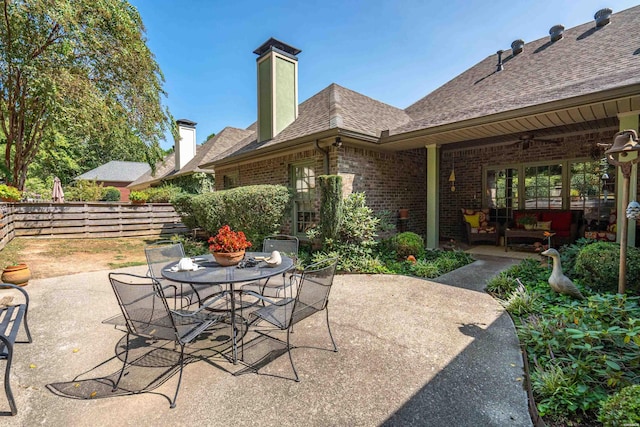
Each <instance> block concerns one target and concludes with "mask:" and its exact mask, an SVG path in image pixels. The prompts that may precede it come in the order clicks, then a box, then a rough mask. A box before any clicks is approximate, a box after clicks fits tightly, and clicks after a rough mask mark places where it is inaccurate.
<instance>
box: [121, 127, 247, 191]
mask: <svg viewBox="0 0 640 427" xmlns="http://www.w3.org/2000/svg"><path fill="white" fill-rule="evenodd" d="M253 133H254V132H252V131H250V130H245V129H237V128H233V127H226V128H224V129H223V130H222V131H220V132H219V133H218V134H216V135H215V136H213V137H212V138H210V139H209V140H208V141H207V142H205V143H204V144H202V145H198V146H196V154H195V156H194V157H193V159H191V160H190V161H189V162H188V163H187V164H186V165H185V166H184V167H183V168H182V169H181V170H180V171H178V172H176V171H175V153H171V154H169V155H168V156H167V157H165V158H164V160H163V161H162V162H158V163H157V164H156V173H155V174H153V175H152V173H151V170H149V171H148V172H147V173H145V174H144V175H143V176H141V177H140V178H139V179H137V180H136V181H135V182H133V183H132V184H131V186H132V187H133V186H138V185H141V184H145V183H148V182H155V181H158V180H160V179H163V178H169V177H174V176H180V175H186V174H189V173H194V172H202V171H204V170H203V169H201V168H200V165H202V164H205V163H207V162H209V161H210V160H211V159H213V158H214V157H216V156H217V155H219V154H220V153H222V152H224V151H226V150H228V149H229V147H231V146H233V145H235V144H236V143H237V142H238V141H239V140H242V139H243V138H245V137H246V136H248V135H252V134H253ZM209 172H210V171H209Z"/></svg>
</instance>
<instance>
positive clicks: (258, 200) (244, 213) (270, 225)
mask: <svg viewBox="0 0 640 427" xmlns="http://www.w3.org/2000/svg"><path fill="white" fill-rule="evenodd" d="M289 199H290V194H289V190H288V189H287V187H284V186H282V185H251V186H246V187H238V188H233V189H231V190H223V191H214V192H212V193H205V194H199V195H195V196H187V195H179V196H177V197H175V198H174V199H172V204H173V205H174V208H175V209H176V212H178V214H179V215H180V216H181V217H182V222H183V223H184V224H185V225H186V226H187V227H190V228H195V227H200V228H202V229H204V230H206V231H207V232H208V233H210V234H215V233H216V232H217V231H218V229H219V228H220V227H222V226H223V225H229V226H230V227H231V228H232V229H233V230H238V231H243V232H244V233H245V234H246V236H247V239H249V240H250V241H251V242H252V243H253V244H254V247H258V248H259V247H260V245H261V242H262V240H263V239H264V237H265V236H268V235H269V234H273V233H277V232H278V231H279V229H280V225H281V224H282V221H283V219H284V216H285V213H286V212H287V210H288V208H289Z"/></svg>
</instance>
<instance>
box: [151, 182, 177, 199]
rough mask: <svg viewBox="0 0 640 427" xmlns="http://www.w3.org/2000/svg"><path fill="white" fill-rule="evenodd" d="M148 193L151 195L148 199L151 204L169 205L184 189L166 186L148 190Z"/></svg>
mask: <svg viewBox="0 0 640 427" xmlns="http://www.w3.org/2000/svg"><path fill="white" fill-rule="evenodd" d="M146 192H147V194H148V195H149V198H148V199H147V201H148V202H149V203H169V202H171V199H173V198H174V197H176V196H177V195H178V194H179V193H181V192H182V189H180V187H176V186H173V185H164V186H162V187H152V188H148V189H147V190H146Z"/></svg>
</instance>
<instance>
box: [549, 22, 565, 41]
mask: <svg viewBox="0 0 640 427" xmlns="http://www.w3.org/2000/svg"><path fill="white" fill-rule="evenodd" d="M549 35H550V36H551V42H552V43H553V42H557V41H558V40H560V39H561V38H562V37H563V35H564V25H560V24H558V25H554V26H553V27H551V29H550V30H549Z"/></svg>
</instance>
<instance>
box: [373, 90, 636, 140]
mask: <svg viewBox="0 0 640 427" xmlns="http://www.w3.org/2000/svg"><path fill="white" fill-rule="evenodd" d="M632 112H640V86H636V85H634V86H633V87H627V88H623V89H621V90H617V91H616V92H615V93H611V92H608V94H606V95H605V94H601V95H600V96H594V95H590V96H588V97H579V98H574V99H568V100H562V101H557V102H553V103H548V104H542V105H537V106H532V107H527V108H522V109H519V110H513V111H506V112H503V113H498V114H493V115H490V116H484V117H477V118H473V119H469V120H465V121H462V122H455V123H448V124H444V125H440V126H434V127H429V128H426V129H422V130H419V131H414V132H410V133H406V134H398V135H392V136H385V135H383V136H382V137H381V138H380V142H379V144H380V145H381V146H382V147H384V148H385V149H388V150H393V151H401V150H408V149H414V148H420V147H425V146H430V145H438V146H443V145H448V144H455V145H456V148H458V147H460V148H461V147H468V146H478V145H488V144H491V145H493V144H504V143H508V142H514V141H518V140H519V139H522V137H523V135H527V134H534V135H535V137H561V136H567V135H571V134H576V133H584V132H588V131H590V130H603V129H614V128H616V127H617V126H618V116H619V115H621V114H626V113H632Z"/></svg>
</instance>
